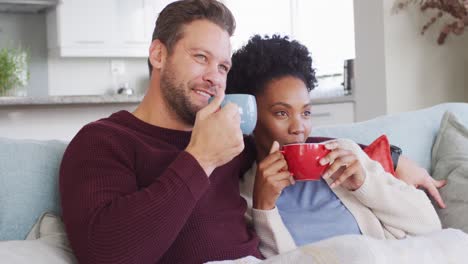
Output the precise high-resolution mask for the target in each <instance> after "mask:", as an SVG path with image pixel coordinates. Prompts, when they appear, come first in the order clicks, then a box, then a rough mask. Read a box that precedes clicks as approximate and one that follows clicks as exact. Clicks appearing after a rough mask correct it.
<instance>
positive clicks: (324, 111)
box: [311, 102, 355, 128]
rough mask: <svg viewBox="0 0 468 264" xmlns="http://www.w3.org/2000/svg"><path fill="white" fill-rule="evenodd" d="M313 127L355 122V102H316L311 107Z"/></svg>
mask: <svg viewBox="0 0 468 264" xmlns="http://www.w3.org/2000/svg"><path fill="white" fill-rule="evenodd" d="M311 120H312V128H313V127H318V126H330V125H341V124H349V123H353V122H354V120H355V119H354V102H342V103H327V104H314V103H312V108H311Z"/></svg>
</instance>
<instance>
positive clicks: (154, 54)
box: [149, 39, 167, 69]
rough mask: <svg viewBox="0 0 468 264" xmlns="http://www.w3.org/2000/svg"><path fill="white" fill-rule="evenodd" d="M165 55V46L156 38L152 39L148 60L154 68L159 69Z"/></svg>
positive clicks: (164, 59)
mask: <svg viewBox="0 0 468 264" xmlns="http://www.w3.org/2000/svg"><path fill="white" fill-rule="evenodd" d="M166 57H167V49H166V46H165V45H164V44H163V43H162V42H161V41H160V40H158V39H156V40H153V42H152V43H151V46H150V52H149V61H150V63H151V65H152V66H153V68H154V69H161V68H162V66H163V65H164V63H165V61H166Z"/></svg>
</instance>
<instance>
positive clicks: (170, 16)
mask: <svg viewBox="0 0 468 264" xmlns="http://www.w3.org/2000/svg"><path fill="white" fill-rule="evenodd" d="M203 19H205V20H208V21H210V22H212V23H214V24H216V25H218V26H219V27H220V28H222V29H223V30H225V31H226V32H227V33H228V34H229V36H232V34H234V30H235V29H236V21H235V19H234V16H233V15H232V13H231V11H230V10H229V9H228V8H227V7H226V6H225V5H224V4H223V3H221V2H219V1H217V0H179V1H176V2H173V3H171V4H169V5H167V6H166V7H165V8H164V9H163V10H162V11H161V13H160V14H159V16H158V19H157V20H156V26H155V28H154V31H153V38H152V41H154V40H155V39H158V40H160V41H161V42H162V43H163V44H164V45H165V46H166V47H167V50H168V52H169V54H171V52H172V51H173V48H174V46H175V44H176V43H177V41H178V40H180V39H181V38H182V37H183V26H184V25H186V24H189V23H191V22H193V21H195V20H203ZM148 67H149V71H150V75H151V72H152V71H153V66H152V65H151V63H150V61H149V60H148Z"/></svg>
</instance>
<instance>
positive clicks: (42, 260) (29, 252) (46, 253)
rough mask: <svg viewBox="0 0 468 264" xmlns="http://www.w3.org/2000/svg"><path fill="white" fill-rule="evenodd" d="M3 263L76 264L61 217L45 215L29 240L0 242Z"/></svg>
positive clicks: (0, 257) (36, 225)
mask: <svg viewBox="0 0 468 264" xmlns="http://www.w3.org/2000/svg"><path fill="white" fill-rule="evenodd" d="M0 259H1V261H0V262H1V263H8V264H23V263H35V264H74V263H78V262H77V261H76V259H75V256H74V255H73V252H72V250H71V249H70V246H69V243H68V239H67V234H66V233H65V228H64V226H63V223H62V221H61V219H60V217H58V216H55V215H53V214H51V213H44V214H43V215H42V216H41V217H40V218H39V220H38V221H37V223H36V224H35V225H34V227H33V229H32V230H31V232H30V234H29V235H28V240H10V241H0Z"/></svg>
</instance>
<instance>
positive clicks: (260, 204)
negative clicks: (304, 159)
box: [252, 141, 294, 210]
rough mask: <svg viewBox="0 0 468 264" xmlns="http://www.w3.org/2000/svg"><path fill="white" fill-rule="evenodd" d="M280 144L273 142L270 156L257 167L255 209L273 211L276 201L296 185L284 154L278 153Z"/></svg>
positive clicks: (254, 194) (254, 193)
mask: <svg viewBox="0 0 468 264" xmlns="http://www.w3.org/2000/svg"><path fill="white" fill-rule="evenodd" d="M278 150H279V144H278V142H276V141H275V142H273V145H272V146H271V149H270V154H269V155H268V156H267V157H266V158H265V159H264V160H262V161H261V162H260V163H259V164H258V166H257V174H256V176H255V184H254V192H253V197H252V199H253V208H255V209H260V210H271V209H273V208H275V206H276V200H277V199H278V197H279V196H280V194H281V191H283V189H284V188H286V187H287V186H289V185H291V184H294V179H293V178H292V175H291V173H290V172H289V171H288V164H287V163H286V160H285V159H284V156H283V154H281V152H279V151H278Z"/></svg>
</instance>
